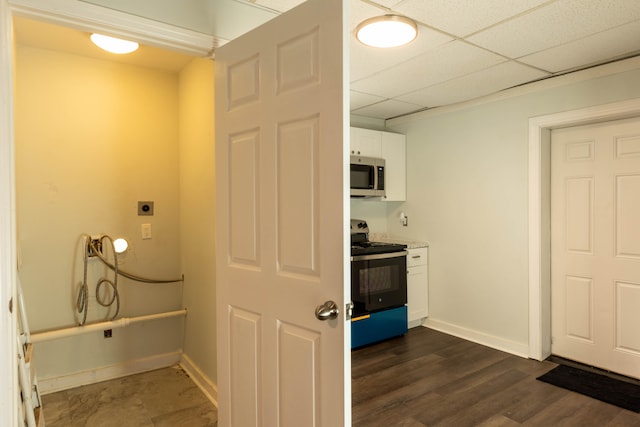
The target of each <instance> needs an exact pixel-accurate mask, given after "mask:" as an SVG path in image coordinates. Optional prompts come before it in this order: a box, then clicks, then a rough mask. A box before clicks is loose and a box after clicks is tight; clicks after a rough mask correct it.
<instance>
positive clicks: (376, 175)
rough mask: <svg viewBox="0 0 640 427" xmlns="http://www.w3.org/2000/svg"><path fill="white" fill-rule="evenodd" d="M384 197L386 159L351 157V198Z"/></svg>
mask: <svg viewBox="0 0 640 427" xmlns="http://www.w3.org/2000/svg"><path fill="white" fill-rule="evenodd" d="M384 195H385V192H384V159H378V158H374V157H362V156H351V197H380V196H382V197H384Z"/></svg>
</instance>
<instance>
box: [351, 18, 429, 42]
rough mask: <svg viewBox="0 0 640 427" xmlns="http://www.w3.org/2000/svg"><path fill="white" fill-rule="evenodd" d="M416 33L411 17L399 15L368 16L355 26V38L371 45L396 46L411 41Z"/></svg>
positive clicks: (416, 27) (416, 29)
mask: <svg viewBox="0 0 640 427" xmlns="http://www.w3.org/2000/svg"><path fill="white" fill-rule="evenodd" d="M417 35H418V25H417V24H416V23H415V21H413V20H412V19H409V18H407V17H406V16H400V15H383V16H376V17H374V18H369V19H366V20H364V21H362V22H361V23H360V25H358V27H357V28H356V38H357V39H358V40H359V41H360V42H361V43H363V44H365V45H367V46H371V47H382V48H386V47H398V46H403V45H405V44H407V43H410V42H411V41H413V40H414V39H415V38H416V37H417Z"/></svg>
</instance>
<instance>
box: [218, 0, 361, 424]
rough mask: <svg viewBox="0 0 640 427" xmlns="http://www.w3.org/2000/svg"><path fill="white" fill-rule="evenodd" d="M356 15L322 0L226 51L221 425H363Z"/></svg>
mask: <svg viewBox="0 0 640 427" xmlns="http://www.w3.org/2000/svg"><path fill="white" fill-rule="evenodd" d="M344 10H345V5H343V2H342V0H309V1H307V2H305V3H303V4H301V5H300V6H298V7H296V8H294V9H292V10H291V11H289V12H287V13H285V14H283V15H281V16H279V17H278V18H276V19H274V20H272V21H269V22H267V23H266V24H265V25H263V26H261V27H259V28H258V29H256V30H254V31H251V32H249V33H247V34H245V35H243V36H242V37H240V38H238V39H236V40H234V41H232V42H230V43H229V44H227V45H225V46H223V47H222V48H220V49H218V50H216V57H215V62H216V69H215V73H216V77H215V90H216V96H215V98H216V105H215V109H216V118H215V120H216V180H217V186H216V191H217V196H216V200H217V202H216V203H217V208H216V215H217V220H216V233H217V237H216V251H217V256H216V259H217V267H216V268H217V279H216V287H217V289H216V298H217V310H218V312H217V321H218V325H217V327H218V329H217V330H218V340H217V341H218V353H217V355H218V362H217V363H218V400H219V421H220V425H221V426H230V425H234V426H258V425H264V426H276V425H278V426H341V425H350V423H351V421H350V420H351V419H350V413H351V412H350V411H351V399H350V397H351V396H350V386H351V385H350V384H351V381H350V369H351V367H350V358H349V348H350V347H349V345H348V343H349V342H350V329H349V328H347V327H346V326H347V325H348V323H346V321H345V309H344V308H345V303H346V302H347V301H348V294H349V286H347V284H348V280H349V276H348V274H349V261H348V255H347V248H348V245H347V233H346V230H347V224H348V204H347V202H348V197H349V196H348V186H347V183H346V182H345V177H346V176H348V175H347V166H348V161H347V160H348V158H347V149H346V148H344V147H343V145H344V143H345V142H344V141H347V138H346V137H345V135H346V132H347V131H348V116H347V108H346V101H347V97H346V95H345V93H346V91H345V85H346V79H345V75H346V71H345V70H344V69H343V63H344V58H345V57H346V53H347V52H346V47H345V43H344V40H343V39H344V35H345V34H346V33H345V28H346V26H345V25H344V20H343V15H344ZM325 301H333V302H335V304H336V307H337V310H338V312H339V313H338V315H337V317H336V318H332V317H333V316H334V315H335V310H332V309H331V308H330V307H325V308H324V316H320V317H325V318H326V319H327V320H319V319H318V317H317V315H316V313H315V310H316V308H317V307H318V306H321V305H322V304H323V303H324V302H325Z"/></svg>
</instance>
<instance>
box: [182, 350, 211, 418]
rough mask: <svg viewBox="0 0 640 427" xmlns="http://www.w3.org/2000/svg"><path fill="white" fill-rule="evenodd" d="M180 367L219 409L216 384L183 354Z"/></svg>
mask: <svg viewBox="0 0 640 427" xmlns="http://www.w3.org/2000/svg"><path fill="white" fill-rule="evenodd" d="M180 366H181V367H182V369H184V371H185V372H186V373H187V374H189V376H190V377H191V379H192V380H193V382H194V383H196V385H197V386H198V387H199V388H200V390H202V392H203V393H204V395H205V396H206V397H207V399H209V400H210V401H211V403H213V404H214V406H215V407H216V408H217V407H218V387H217V386H216V384H215V383H214V382H213V381H212V380H211V379H210V378H209V377H208V376H207V375H206V374H205V373H204V372H202V369H200V368H199V367H198V365H196V364H195V363H194V362H193V360H191V358H189V356H187V355H186V354H184V353H182V358H181V360H180Z"/></svg>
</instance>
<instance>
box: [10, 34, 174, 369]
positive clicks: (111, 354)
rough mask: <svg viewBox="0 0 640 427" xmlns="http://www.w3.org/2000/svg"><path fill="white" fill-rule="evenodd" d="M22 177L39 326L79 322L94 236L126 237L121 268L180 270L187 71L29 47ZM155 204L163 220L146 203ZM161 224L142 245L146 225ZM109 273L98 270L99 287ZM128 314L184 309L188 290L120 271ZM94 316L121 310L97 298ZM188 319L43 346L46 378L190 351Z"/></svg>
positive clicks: (19, 80)
mask: <svg viewBox="0 0 640 427" xmlns="http://www.w3.org/2000/svg"><path fill="white" fill-rule="evenodd" d="M15 74H16V84H15V92H16V103H15V129H16V135H15V140H16V181H17V188H16V190H17V219H18V242H19V246H20V251H21V261H22V264H21V266H20V271H19V276H20V278H21V280H22V284H23V288H24V292H25V299H26V306H27V313H28V316H29V321H30V326H31V329H32V331H36V332H37V331H42V330H49V329H55V328H61V327H69V326H73V325H75V324H77V321H78V317H77V315H76V314H75V305H74V304H75V298H76V292H77V289H78V286H79V284H80V283H81V281H82V271H83V269H82V248H81V236H82V234H83V233H91V234H100V233H106V234H109V235H112V236H114V237H115V236H124V237H126V238H127V239H128V240H129V242H130V250H129V252H128V253H127V255H126V257H125V258H124V263H123V264H121V268H122V269H125V270H127V271H130V272H132V273H135V274H139V275H143V276H150V277H156V278H174V277H180V275H181V268H180V248H179V244H180V240H179V215H178V214H179V210H178V204H179V192H178V190H179V188H178V179H179V174H178V167H179V163H178V153H179V151H178V76H177V74H175V73H169V72H164V71H157V70H152V69H147V68H141V67H134V66H127V65H123V64H117V63H112V62H107V61H101V60H96V59H90V58H86V57H81V56H76V55H71V54H68V53H62V52H55V51H51V50H43V49H36V48H32V47H27V46H22V45H18V46H17V52H16V69H15ZM139 200H153V201H154V202H155V214H154V216H152V217H142V216H138V215H137V201H139ZM142 223H150V224H151V225H152V231H153V238H152V239H151V240H142V239H141V235H140V225H141V224H142ZM105 274H106V272H105V270H104V268H102V267H101V266H100V264H99V262H98V261H91V263H90V266H89V284H90V289H91V290H90V294H91V295H92V296H93V295H95V285H96V282H97V280H98V279H99V278H100V277H103V276H104V275H105ZM118 287H119V290H120V295H121V309H120V314H119V316H122V317H131V316H137V315H143V314H150V313H156V312H163V311H169V310H177V309H179V308H181V301H182V285H181V284H169V285H153V284H142V283H137V282H132V281H130V280H127V279H123V278H119V284H118ZM89 310H90V311H89V317H88V322H94V321H102V320H105V319H106V318H107V317H108V316H110V315H111V313H113V311H108V310H107V309H104V308H102V307H99V306H98V305H97V304H96V302H95V298H92V299H91V300H90V306H89ZM182 322H183V320H182V319H181V318H174V319H171V320H166V321H164V320H163V321H159V322H151V323H147V324H144V325H143V326H141V327H130V328H124V329H118V330H114V332H113V334H114V337H113V338H111V339H105V338H103V337H102V332H101V331H100V332H98V333H94V334H90V335H87V336H82V337H76V338H67V339H64V340H60V341H51V342H44V343H39V344H37V345H36V367H37V369H38V375H39V378H41V379H46V378H49V377H57V376H60V375H67V374H70V373H73V372H78V371H83V370H92V369H96V368H99V367H105V366H110V365H114V364H122V363H125V362H127V361H131V360H137V359H143V358H147V357H152V356H155V355H160V354H166V353H175V352H179V351H180V349H181V346H182V336H183V330H182V328H183V326H182Z"/></svg>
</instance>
